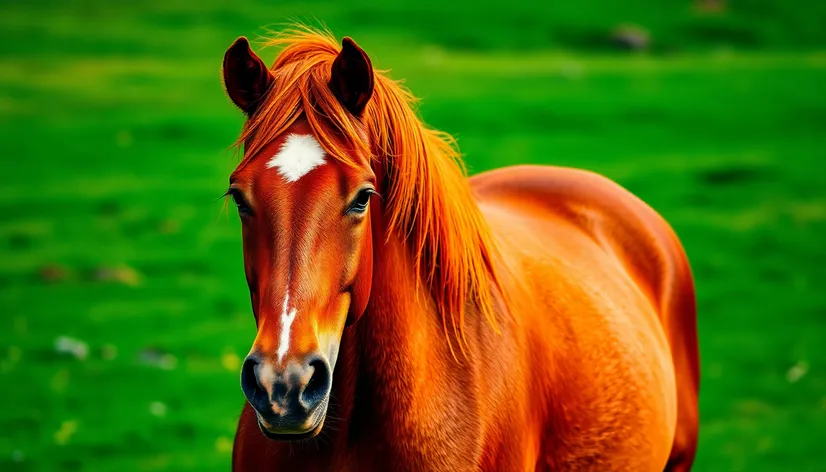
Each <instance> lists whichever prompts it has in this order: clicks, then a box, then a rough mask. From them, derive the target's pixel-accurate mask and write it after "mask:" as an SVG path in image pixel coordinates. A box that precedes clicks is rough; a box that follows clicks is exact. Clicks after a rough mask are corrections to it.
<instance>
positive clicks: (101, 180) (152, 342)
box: [0, 0, 826, 471]
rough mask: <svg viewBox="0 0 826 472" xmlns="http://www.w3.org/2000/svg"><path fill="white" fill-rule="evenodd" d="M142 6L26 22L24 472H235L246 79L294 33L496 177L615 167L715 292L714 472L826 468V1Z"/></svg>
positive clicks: (9, 50)
mask: <svg viewBox="0 0 826 472" xmlns="http://www.w3.org/2000/svg"><path fill="white" fill-rule="evenodd" d="M141 3H142V5H141V7H140V8H138V7H137V6H131V5H129V6H127V5H120V4H119V3H117V2H103V1H99V2H61V3H60V4H54V2H45V1H43V2H25V4H24V3H18V2H3V3H2V4H0V55H1V56H0V57H2V62H0V122H2V127H0V140H2V142H3V143H4V149H3V152H2V161H0V162H1V164H0V166H2V167H0V190H2V191H0V214H2V217H0V431H2V433H0V470H3V471H16V470H21V471H23V470H26V471H47V470H48V471H51V470H69V471H73V470H82V471H115V470H117V471H131V470H136V471H137V470H169V471H183V470H199V471H205V470H216V471H217V470H228V468H229V460H230V450H231V445H232V437H233V434H234V428H235V424H236V420H237V414H238V413H239V411H240V407H241V405H242V401H243V397H242V394H241V391H240V388H239V386H238V370H239V367H240V359H241V358H242V357H243V356H244V355H245V354H246V352H247V351H248V349H249V347H250V344H251V342H252V339H253V337H254V323H253V319H252V315H251V313H250V310H249V300H248V295H247V290H246V286H245V283H244V280H243V271H242V260H241V252H240V251H241V245H240V238H239V225H238V222H237V218H236V217H235V216H234V215H232V214H230V215H229V216H227V215H226V214H225V213H222V207H223V201H222V200H221V199H220V198H219V197H220V195H221V194H222V193H223V191H224V190H225V188H226V183H227V176H228V174H229V172H230V171H231V170H232V169H233V167H234V163H235V162H236V161H235V157H234V156H233V155H232V153H231V152H230V151H229V150H228V146H229V145H230V144H231V142H232V141H233V140H234V139H235V137H236V135H237V132H238V130H239V128H240V126H241V116H240V114H239V113H238V112H237V111H235V110H234V109H233V108H232V107H231V105H230V103H229V101H228V100H227V99H226V98H225V97H224V95H223V90H222V86H221V82H220V63H221V58H222V57H223V53H224V50H225V49H226V47H227V46H228V45H229V44H230V43H231V42H232V40H233V39H235V37H237V36H239V35H247V36H249V37H252V38H255V37H257V35H259V34H261V33H262V32H263V30H262V27H264V26H270V27H276V25H275V24H276V23H280V22H283V21H285V20H287V19H289V18H295V17H300V18H317V19H319V20H323V21H324V22H325V23H326V24H327V25H328V26H329V27H330V28H331V29H332V30H333V31H334V33H336V34H337V35H338V36H339V37H340V36H343V35H351V36H353V37H354V38H355V39H356V40H357V41H358V42H359V43H360V44H361V45H362V46H363V47H364V48H365V49H366V50H367V51H368V53H370V54H371V55H372V57H373V59H374V64H376V66H377V67H379V68H382V69H392V72H391V75H392V76H394V77H396V78H406V79H407V85H408V86H409V87H410V88H411V89H412V90H413V92H414V93H415V94H416V95H417V96H419V97H422V100H423V101H422V106H421V114H422V115H423V117H424V118H425V119H426V121H428V122H429V123H430V124H432V125H433V126H435V127H438V128H441V129H444V130H446V131H449V132H451V133H454V134H455V135H456V136H458V139H459V143H460V146H461V149H462V151H463V153H464V154H465V155H466V158H467V162H468V164H469V167H470V169H471V171H472V172H478V171H481V170H485V169H489V168H493V167H500V166H505V165H509V164H516V163H548V164H558V165H568V166H575V167H580V168H586V169H592V170H595V171H598V172H601V173H603V174H605V175H607V176H609V177H611V178H614V179H615V180H617V181H618V182H620V183H621V184H623V185H625V186H626V187H627V188H629V189H630V190H632V191H633V192H635V193H637V194H638V195H639V196H640V197H642V198H643V199H644V200H646V201H647V202H649V203H650V204H651V205H652V206H653V207H654V208H655V209H656V210H658V211H659V212H661V213H662V214H663V215H664V216H665V217H666V219H667V220H668V221H670V222H671V223H672V225H673V226H674V227H675V229H676V230H677V232H678V234H679V235H680V236H681V237H682V239H683V242H684V244H685V247H686V249H687V251H688V254H689V257H690V259H691V261H692V265H693V268H694V271H695V276H696V280H697V289H698V297H699V310H700V312H699V328H700V342H701V355H702V367H703V371H702V374H703V378H702V392H701V416H702V428H701V444H700V449H699V455H698V459H697V467H696V470H701V471H706V470H708V471H735V470H748V471H759V470H765V471H779V470H794V471H806V470H811V471H822V470H826V452H824V447H823V444H822V443H823V440H824V438H826V348H824V340H826V290H824V288H823V287H824V286H826V251H825V250H824V248H823V246H824V241H826V29H825V28H823V25H824V24H826V14H824V13H826V7H825V6H824V5H826V3H824V2H803V5H800V4H799V3H798V5H797V6H796V7H795V6H792V5H791V4H788V5H785V6H784V4H783V3H780V2H775V3H776V4H775V5H768V4H766V2H759V1H757V0H751V1H741V2H734V1H731V2H729V3H730V5H729V7H728V10H727V11H725V12H722V13H717V14H701V13H698V12H697V11H696V10H695V9H692V7H691V6H690V5H689V4H688V3H681V2H671V3H674V4H673V5H670V6H669V7H668V8H665V6H659V7H658V6H657V5H659V4H660V3H658V2H654V1H653V0H651V1H643V0H633V1H630V2H622V7H619V6H617V5H616V4H618V3H620V2H609V1H607V0H604V1H591V2H585V3H584V4H580V3H577V2H567V3H569V4H570V5H571V6H565V5H560V6H546V7H544V10H536V9H534V8H531V7H529V6H522V5H519V4H510V3H504V4H499V6H497V7H495V8H494V7H491V8H490V9H485V8H480V7H478V3H477V2H473V4H471V5H468V4H464V3H462V2H453V3H451V2H436V1H426V2H424V3H418V4H417V5H418V6H416V7H415V8H412V7H403V6H402V4H401V3H392V2H391V3H387V2H377V1H374V2H372V3H362V4H361V5H360V6H358V7H354V6H352V5H349V4H347V3H345V2H342V3H332V2H330V3H326V2H309V1H308V2H307V3H303V4H302V3H296V2H279V5H278V6H273V5H274V2H270V3H271V4H270V5H269V6H267V5H252V4H245V5H241V4H240V3H239V2H232V3H227V4H226V5H223V6H222V5H220V4H218V3H217V2H215V1H214V0H206V1H203V2H200V3H199V6H198V7H197V8H195V7H193V4H192V3H190V2H182V1H178V0H164V1H160V0H152V1H148V2H141ZM511 3H513V2H511ZM560 3H563V2H560ZM807 4H808V5H807ZM573 5H577V6H576V7H574V6H573ZM623 22H631V23H635V24H639V25H641V26H644V27H646V28H647V29H648V30H649V31H650V32H651V36H652V45H651V48H650V51H648V52H645V53H628V52H622V51H617V50H615V49H613V48H612V47H611V46H610V42H609V41H607V40H606V38H607V37H608V35H609V33H610V30H611V28H613V27H615V26H616V25H618V24H621V23H623ZM274 54H275V51H264V52H263V53H262V55H263V56H264V57H265V58H266V59H267V60H268V61H269V60H271V59H272V58H273V57H274ZM61 336H68V337H71V338H76V339H79V340H81V341H83V342H85V343H86V346H87V351H86V352H85V355H84V352H83V351H82V346H81V348H80V350H78V351H76V355H71V354H68V355H67V354H62V353H60V352H57V350H56V342H58V340H59V338H60V337H61ZM62 343H63V344H71V342H67V341H66V340H64V341H62ZM69 347H71V346H69Z"/></svg>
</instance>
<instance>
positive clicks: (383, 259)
mask: <svg viewBox="0 0 826 472" xmlns="http://www.w3.org/2000/svg"><path fill="white" fill-rule="evenodd" d="M376 229H378V228H376V227H375V226H374V231H375V230H376ZM374 234H376V235H377V236H376V237H375V240H374V248H373V254H374V255H373V258H374V265H373V267H374V269H373V271H374V272H373V285H372V290H371V295H370V302H369V303H368V306H367V311H366V312H365V313H364V315H363V316H362V317H361V319H360V320H359V321H358V322H357V323H356V324H355V325H353V326H351V327H348V328H347V329H346V330H345V332H344V335H343V337H342V343H341V351H340V353H339V360H338V362H337V364H336V377H335V379H334V381H333V389H334V390H333V396H334V403H333V404H332V407H333V410H332V411H331V414H332V416H333V417H334V418H335V419H334V421H339V422H341V424H340V425H339V427H337V428H335V429H336V431H337V434H341V435H343V436H349V438H348V439H349V440H353V436H360V437H362V438H367V437H369V435H370V434H383V435H384V436H385V438H387V436H388V435H389V436H392V435H393V434H394V432H395V430H393V426H392V424H393V423H398V421H397V420H398V417H397V416H396V415H402V416H403V415H405V412H410V411H412V410H413V409H414V405H413V404H412V402H413V401H414V400H416V399H417V396H418V401H419V402H421V396H422V394H421V393H420V392H421V389H422V385H421V379H425V378H427V379H428V382H433V381H434V379H436V378H440V379H448V378H451V377H450V375H448V370H449V369H455V368H457V364H456V361H455V359H454V358H453V357H452V355H451V353H450V350H449V348H448V344H447V339H446V338H445V334H444V331H443V329H442V324H441V320H440V319H439V315H438V312H437V311H436V310H435V308H434V304H433V300H432V297H431V295H430V293H429V290H428V288H427V287H426V286H425V284H424V282H423V281H422V280H421V277H420V276H419V275H418V274H416V271H415V268H414V264H413V258H412V256H411V254H410V251H409V248H407V247H406V246H405V244H404V243H403V242H402V240H401V238H400V237H398V236H397V235H390V237H389V238H387V239H385V236H384V234H385V233H383V232H381V231H378V232H375V233H374ZM468 331H469V333H468V334H469V335H470V336H471V338H470V339H469V340H472V336H473V335H472V333H473V332H476V331H477V330H476V329H471V330H468ZM471 342H472V341H471ZM454 343H455V339H454ZM454 345H455V344H454ZM465 372H466V373H467V372H469V371H468V370H466V371H465ZM454 380H455V378H454ZM437 382H438V381H437ZM430 388H433V385H432V384H431V385H430ZM419 408H421V406H419ZM394 420H395V421H394ZM377 432H379V433H377ZM342 439H343V438H342Z"/></svg>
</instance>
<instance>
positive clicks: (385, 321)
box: [223, 29, 698, 471]
mask: <svg viewBox="0 0 826 472" xmlns="http://www.w3.org/2000/svg"><path fill="white" fill-rule="evenodd" d="M272 43H274V44H276V45H279V46H281V47H282V48H283V50H282V52H281V53H280V55H279V56H278V58H277V59H276V61H275V63H274V64H273V66H272V67H267V66H266V65H265V64H264V62H263V61H262V60H261V59H260V58H259V57H258V56H257V55H255V53H253V52H252V51H251V50H250V47H249V43H248V42H247V40H246V39H245V38H243V37H242V38H239V39H238V40H237V41H236V42H235V43H234V44H233V45H232V46H231V47H230V48H229V50H228V51H227V53H226V55H225V57H224V63H223V74H224V85H225V86H226V91H227V93H228V95H229V97H230V99H231V100H232V101H233V102H234V103H235V104H236V105H237V106H238V107H239V108H241V110H242V111H243V112H244V113H245V114H246V117H247V121H246V124H245V126H244V129H243V132H242V135H241V136H240V138H239V140H238V143H237V144H238V145H239V146H243V149H244V156H243V159H242V161H241V163H240V164H239V166H238V168H237V169H236V170H235V171H234V172H233V173H232V175H231V177H230V190H229V191H228V194H229V195H230V196H231V197H232V198H233V199H234V201H235V204H236V205H237V206H238V211H239V214H240V218H241V221H242V228H243V230H242V232H243V250H244V266H245V273H246V279H247V283H248V285H249V291H250V298H251V302H252V309H253V313H254V315H255V321H256V324H257V336H256V338H255V341H254V342H253V345H252V350H251V351H250V354H249V356H248V357H247V358H246V360H245V361H244V364H243V367H242V371H241V384H242V389H243V391H244V394H245V395H246V397H247V402H246V403H245V405H244V409H243V412H242V414H241V418H240V422H239V425H238V432H237V436H236V438H235V446H234V452H233V461H232V462H233V470H236V471H264V470H266V471H269V470H277V471H282V470H301V471H318V470H335V471H371V470H377V471H390V470H393V471H402V470H410V471H424V470H433V471H466V470H474V471H475V470H491V471H517V470H519V471H524V470H576V471H581V470H599V471H607V470H627V471H661V470H674V471H677V470H689V469H690V467H691V463H692V461H693V458H694V452H695V448H696V441H697V427H698V426H697V420H698V414H697V391H698V352H697V351H698V349H697V337H696V331H695V328H696V321H695V298H694V289H693V282H692V276H691V272H690V269H689V264H688V262H687V260H686V256H685V253H684V251H683V249H682V247H681V245H680V242H679V241H678V239H677V237H676V236H675V234H674V232H673V231H672V229H671V228H670V226H669V225H668V224H667V223H666V222H665V221H664V220H663V219H662V218H661V217H660V216H659V215H658V214H657V213H655V212H654V211H653V210H652V209H651V208H649V207H648V206H647V205H646V204H645V203H643V202H642V201H640V200H639V199H637V198H636V197H634V196H633V195H631V194H630V193H629V192H627V191H626V190H624V189H623V188H621V187H620V186H618V185H617V184H615V183H613V182H611V181H610V180H608V179H606V178H603V177H600V176H598V175H595V174H592V173H589V172H585V171H580V170H573V169H567V168H559V167H544V166H520V167H508V168H504V169H500V170H496V171H492V172H487V173H483V174H481V175H477V176H475V177H472V178H470V179H468V178H467V176H466V173H465V170H464V168H463V167H462V165H461V163H460V160H459V157H458V153H457V151H456V149H455V146H454V143H453V142H452V140H451V138H450V137H449V136H447V135H445V134H443V133H440V132H437V131H434V130H432V129H429V128H427V127H426V126H425V125H424V124H423V123H422V122H421V121H420V119H419V118H418V117H417V115H416V113H415V112H414V110H413V109H412V107H411V106H412V102H413V101H414V98H413V97H412V96H411V95H410V94H409V93H408V92H407V91H405V89H403V88H402V87H401V86H400V85H399V84H398V83H396V82H394V81H392V80H391V79H389V78H388V77H387V76H386V75H384V74H383V73H380V72H378V71H375V70H374V69H373V67H372V65H371V62H370V59H369V58H368V56H367V55H366V54H365V53H364V51H362V50H361V49H360V48H359V47H358V46H357V45H356V44H355V43H354V42H353V41H352V40H351V39H349V38H345V39H344V40H343V42H342V44H341V46H339V44H338V43H337V42H336V41H335V40H334V39H333V38H332V37H330V36H329V35H328V34H326V33H319V32H315V31H312V30H309V29H299V30H297V31H293V32H292V33H290V34H286V35H283V36H280V37H278V38H277V39H275V40H273V41H272ZM296 440H298V441H296Z"/></svg>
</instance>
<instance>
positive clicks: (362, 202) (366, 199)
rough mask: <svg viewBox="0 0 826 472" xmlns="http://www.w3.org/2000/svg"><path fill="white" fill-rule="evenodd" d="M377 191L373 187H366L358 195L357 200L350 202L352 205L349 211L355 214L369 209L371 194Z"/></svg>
mask: <svg viewBox="0 0 826 472" xmlns="http://www.w3.org/2000/svg"><path fill="white" fill-rule="evenodd" d="M374 193H375V191H374V190H373V189H369V188H367V189H364V190H362V191H361V192H359V193H358V195H356V198H355V200H353V203H351V204H350V207H349V208H347V213H348V214H350V213H354V214H357V215H358V214H362V213H364V212H365V211H367V205H368V204H369V203H370V196H371V195H373V194H374Z"/></svg>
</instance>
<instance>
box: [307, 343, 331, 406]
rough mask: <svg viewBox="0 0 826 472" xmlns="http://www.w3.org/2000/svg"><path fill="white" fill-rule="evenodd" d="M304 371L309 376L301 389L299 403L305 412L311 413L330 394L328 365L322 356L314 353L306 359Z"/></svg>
mask: <svg viewBox="0 0 826 472" xmlns="http://www.w3.org/2000/svg"><path fill="white" fill-rule="evenodd" d="M304 369H305V371H306V372H307V373H309V375H310V376H309V379H308V380H307V383H306V384H304V385H303V386H302V388H301V393H300V394H299V401H300V402H301V404H302V405H303V406H304V408H305V409H307V411H312V410H314V409H315V408H316V407H317V406H318V405H320V404H321V403H322V402H323V401H324V400H325V399H326V398H327V395H329V394H330V384H331V382H332V378H331V377H332V376H331V375H330V364H329V363H328V362H327V359H326V358H325V357H324V356H322V355H321V354H319V353H314V354H311V355H309V356H307V357H306V360H305V367H304ZM305 378H306V376H305Z"/></svg>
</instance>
